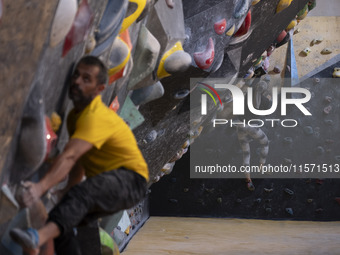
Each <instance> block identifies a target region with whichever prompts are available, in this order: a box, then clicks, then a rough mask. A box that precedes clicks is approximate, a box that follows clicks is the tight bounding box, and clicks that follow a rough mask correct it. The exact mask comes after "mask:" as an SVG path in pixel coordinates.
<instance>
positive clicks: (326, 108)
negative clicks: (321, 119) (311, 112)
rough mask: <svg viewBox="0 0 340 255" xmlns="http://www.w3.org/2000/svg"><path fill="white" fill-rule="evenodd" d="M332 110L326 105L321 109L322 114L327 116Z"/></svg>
mask: <svg viewBox="0 0 340 255" xmlns="http://www.w3.org/2000/svg"><path fill="white" fill-rule="evenodd" d="M331 110H332V106H330V105H328V106H326V107H325V108H324V109H323V112H324V114H329V113H330V112H331Z"/></svg>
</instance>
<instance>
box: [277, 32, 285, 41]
mask: <svg viewBox="0 0 340 255" xmlns="http://www.w3.org/2000/svg"><path fill="white" fill-rule="evenodd" d="M286 35H287V32H286V30H283V31H282V32H281V33H280V34H279V35H278V37H277V38H276V42H277V43H280V42H282V40H283V39H284V38H285V37H286Z"/></svg>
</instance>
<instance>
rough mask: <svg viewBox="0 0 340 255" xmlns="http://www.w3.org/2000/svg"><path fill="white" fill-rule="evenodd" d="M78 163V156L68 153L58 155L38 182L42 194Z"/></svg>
mask: <svg viewBox="0 0 340 255" xmlns="http://www.w3.org/2000/svg"><path fill="white" fill-rule="evenodd" d="M75 163H76V158H75V157H73V156H69V155H67V154H61V155H60V156H58V157H57V159H56V160H55V162H54V163H53V165H52V166H51V168H50V169H49V171H48V172H47V174H46V175H45V176H44V177H43V178H42V179H41V180H40V181H39V183H37V184H38V185H39V188H40V193H41V194H40V196H41V195H43V194H45V193H46V192H47V191H48V190H49V189H50V188H51V187H53V186H54V185H56V184H58V183H59V182H60V181H61V180H63V179H64V178H65V177H66V176H67V174H68V173H69V172H70V171H71V169H72V167H73V166H74V165H75Z"/></svg>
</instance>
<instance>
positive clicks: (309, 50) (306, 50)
mask: <svg viewBox="0 0 340 255" xmlns="http://www.w3.org/2000/svg"><path fill="white" fill-rule="evenodd" d="M310 52H311V49H310V48H305V49H304V50H303V51H301V54H302V55H304V56H307V55H308V54H309V53H310Z"/></svg>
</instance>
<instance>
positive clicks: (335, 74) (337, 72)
mask: <svg viewBox="0 0 340 255" xmlns="http://www.w3.org/2000/svg"><path fill="white" fill-rule="evenodd" d="M333 77H334V78H340V67H335V68H334V72H333Z"/></svg>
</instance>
